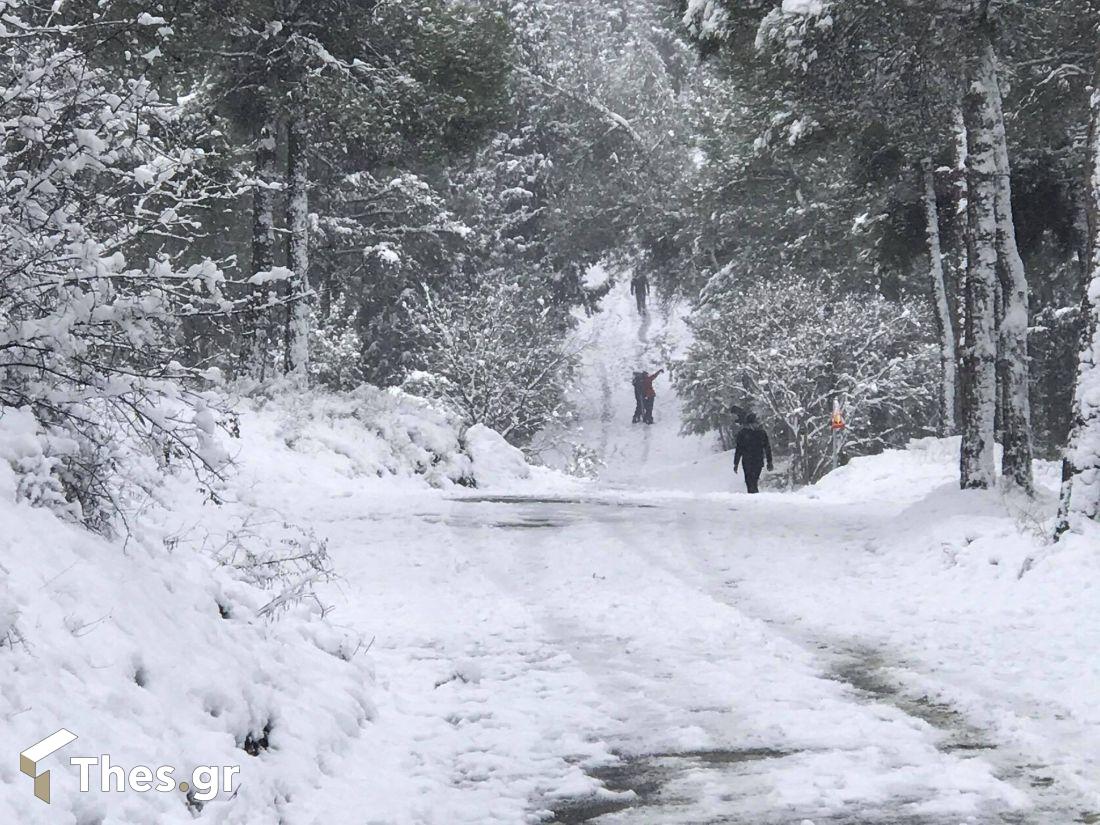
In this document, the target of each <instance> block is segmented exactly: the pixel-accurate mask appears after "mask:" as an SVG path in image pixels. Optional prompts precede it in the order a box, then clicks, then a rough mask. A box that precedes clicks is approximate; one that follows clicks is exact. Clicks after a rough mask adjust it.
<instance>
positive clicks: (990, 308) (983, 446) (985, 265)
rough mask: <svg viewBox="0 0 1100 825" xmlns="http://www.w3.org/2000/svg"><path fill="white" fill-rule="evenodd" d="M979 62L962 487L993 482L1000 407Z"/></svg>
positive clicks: (993, 219)
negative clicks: (994, 428)
mask: <svg viewBox="0 0 1100 825" xmlns="http://www.w3.org/2000/svg"><path fill="white" fill-rule="evenodd" d="M984 63H985V61H984V60H978V61H976V65H975V67H974V69H975V71H972V72H971V77H970V78H969V80H970V82H969V83H968V84H967V92H966V96H965V98H964V100H963V120H964V123H965V124H966V139H967V163H966V166H967V262H966V285H965V289H964V293H963V330H964V338H965V346H964V348H963V357H962V368H963V376H962V377H963V382H962V389H963V393H962V401H963V405H962V450H961V454H960V460H959V465H960V474H959V475H960V484H961V486H962V487H963V489H973V488H977V489H981V488H988V487H990V486H992V485H993V482H994V479H995V471H994V457H993V452H994V443H995V442H994V431H993V426H994V415H995V411H996V406H997V347H996V340H995V339H996V329H995V319H994V304H995V301H996V290H997V185H998V182H997V176H998V166H997V149H996V146H995V142H996V138H995V134H994V130H995V127H996V123H995V116H996V113H995V112H994V111H993V110H992V109H991V107H990V101H991V94H990V93H989V91H988V89H987V88H985V85H986V84H987V83H988V80H989V78H988V76H987V74H986V73H985V72H984V71H982V67H983V65H984Z"/></svg>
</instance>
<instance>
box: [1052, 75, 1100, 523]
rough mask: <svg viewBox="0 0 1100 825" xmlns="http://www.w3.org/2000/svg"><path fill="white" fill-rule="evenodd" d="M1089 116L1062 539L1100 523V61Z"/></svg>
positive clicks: (1063, 467)
mask: <svg viewBox="0 0 1100 825" xmlns="http://www.w3.org/2000/svg"><path fill="white" fill-rule="evenodd" d="M1090 109H1091V111H1090V117H1089V173H1090V174H1089V180H1088V196H1089V208H1088V222H1089V255H1088V259H1089V266H1090V277H1089V281H1088V286H1087V289H1086V292H1085V298H1084V303H1083V310H1084V321H1085V323H1084V331H1083V335H1082V342H1081V354H1080V358H1079V361H1078V368H1077V385H1076V388H1075V391H1074V400H1073V408H1074V427H1073V432H1072V433H1071V434H1070V443H1069V447H1068V449H1067V450H1066V456H1065V461H1064V462H1063V465H1062V496H1061V498H1062V505H1061V508H1060V512H1059V519H1058V526H1057V528H1056V530H1055V532H1056V535H1061V534H1062V533H1065V532H1066V531H1067V530H1069V529H1070V528H1071V527H1072V524H1073V520H1074V519H1075V518H1081V517H1084V518H1090V519H1093V520H1096V521H1100V63H1098V64H1097V70H1096V80H1095V81H1094V82H1093V93H1092V100H1091V104H1090Z"/></svg>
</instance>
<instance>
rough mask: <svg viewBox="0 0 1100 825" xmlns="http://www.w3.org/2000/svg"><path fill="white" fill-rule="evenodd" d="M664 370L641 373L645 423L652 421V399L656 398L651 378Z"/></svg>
mask: <svg viewBox="0 0 1100 825" xmlns="http://www.w3.org/2000/svg"><path fill="white" fill-rule="evenodd" d="M662 372H664V370H663V369H660V370H657V372H655V373H653V375H650V374H649V373H646V372H643V373H642V407H643V418H642V420H643V421H645V423H646V424H652V423H653V401H654V400H655V399H656V398H657V391H656V390H655V389H653V379H654V378H656V377H657V376H658V375H660V374H661V373H662Z"/></svg>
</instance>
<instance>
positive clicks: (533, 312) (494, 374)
mask: <svg viewBox="0 0 1100 825" xmlns="http://www.w3.org/2000/svg"><path fill="white" fill-rule="evenodd" d="M410 312H411V314H412V317H413V319H414V320H415V322H416V324H417V327H418V331H419V333H420V334H421V335H422V337H423V341H422V344H421V346H420V348H419V350H418V355H417V357H416V360H415V363H414V368H413V369H411V370H410V371H409V373H408V375H407V377H406V380H405V382H404V388H405V389H407V390H409V391H411V392H413V393H414V394H418V395H423V396H425V397H428V398H435V399H438V400H440V401H442V402H443V403H445V404H446V405H447V406H448V407H450V408H451V409H453V410H455V411H456V412H457V413H458V414H459V415H460V416H461V417H462V418H463V420H464V421H466V423H467V424H471V425H472V424H485V425H486V426H488V427H491V428H492V429H494V430H496V431H497V432H499V433H500V434H501V435H503V436H504V437H505V438H507V439H508V440H509V441H511V442H512V443H514V444H517V445H523V444H525V443H526V442H527V441H528V439H530V437H531V436H532V435H534V433H536V432H537V431H539V430H540V429H543V428H544V427H547V426H548V425H550V424H552V423H554V422H555V421H558V420H560V419H561V418H562V417H563V416H565V415H566V414H567V412H568V406H567V403H566V397H565V396H566V391H567V389H568V388H569V385H570V383H571V381H572V378H573V373H574V371H575V368H576V363H577V357H576V353H573V352H571V351H570V350H569V349H568V348H567V347H566V345H565V344H564V343H563V338H562V335H561V319H560V318H557V317H556V312H555V310H554V309H553V307H552V305H551V303H550V301H549V300H548V299H547V297H546V296H545V295H540V294H539V293H538V291H537V290H535V289H532V288H531V287H530V285H529V284H524V283H523V282H522V281H519V280H517V279H514V278H508V277H505V276H504V275H503V274H502V273H494V277H491V278H488V279H486V280H485V281H484V282H482V283H481V284H480V285H479V286H478V287H477V288H476V289H475V290H473V291H472V292H470V293H469V294H462V295H457V296H451V297H450V298H449V299H447V300H438V299H437V298H435V297H434V296H432V295H428V296H426V299H425V300H424V301H422V302H419V303H418V304H416V305H412V306H410Z"/></svg>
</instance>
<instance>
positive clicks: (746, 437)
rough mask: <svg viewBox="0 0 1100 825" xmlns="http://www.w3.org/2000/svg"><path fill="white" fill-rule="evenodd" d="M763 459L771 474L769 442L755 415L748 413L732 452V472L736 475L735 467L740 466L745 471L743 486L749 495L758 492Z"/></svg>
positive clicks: (770, 447) (770, 446)
mask: <svg viewBox="0 0 1100 825" xmlns="http://www.w3.org/2000/svg"><path fill="white" fill-rule="evenodd" d="M765 459H767V466H768V472H771V471H772V470H773V469H774V467H773V465H772V445H771V442H769V441H768V434H767V433H766V432H764V428H763V427H761V426H760V422H759V421H758V420H757V418H756V413H752V412H750V413H749V414H748V415H746V416H745V425H744V426H743V427H742V428H741V431H740V432H739V433H737V445H736V447H735V449H734V452H733V471H734V472H735V473H736V472H737V465H738V464H740V465H741V467H742V468H743V469H744V471H745V486H746V487H748V489H749V492H750V493H759V492H760V486H759V485H760V473H761V471H762V470H763V469H764V461H765Z"/></svg>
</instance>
